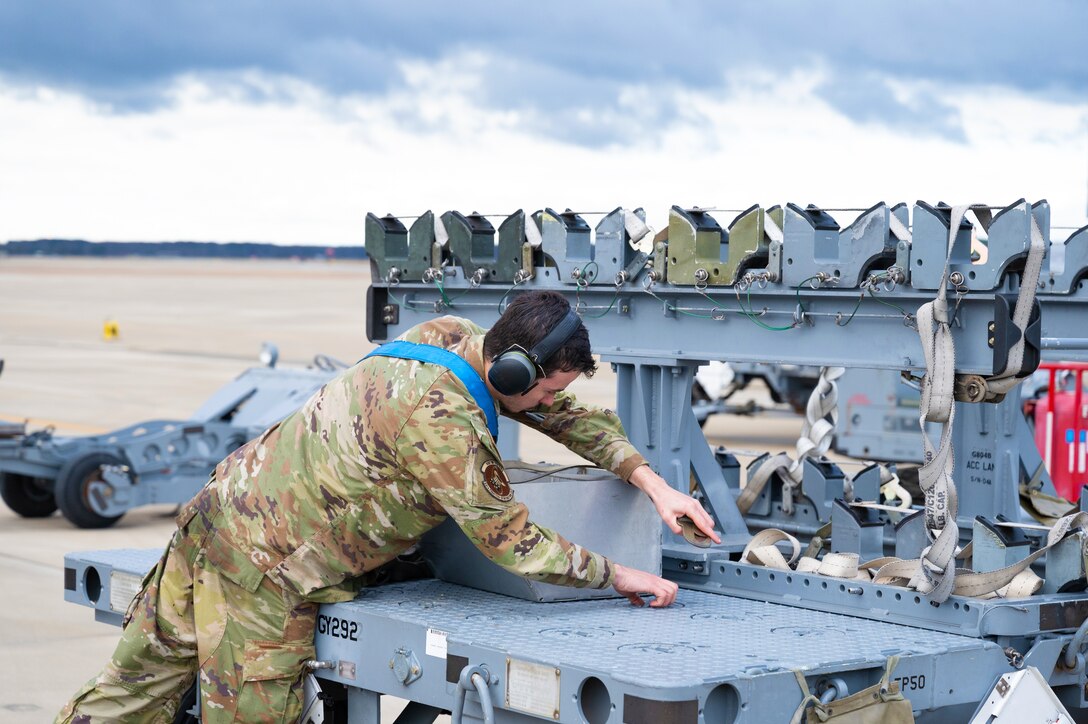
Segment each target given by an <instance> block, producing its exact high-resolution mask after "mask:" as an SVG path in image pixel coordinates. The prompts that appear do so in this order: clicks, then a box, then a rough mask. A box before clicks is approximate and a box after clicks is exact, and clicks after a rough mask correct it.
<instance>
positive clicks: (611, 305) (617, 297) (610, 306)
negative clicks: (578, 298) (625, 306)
mask: <svg viewBox="0 0 1088 724" xmlns="http://www.w3.org/2000/svg"><path fill="white" fill-rule="evenodd" d="M619 298H620V290H619V289H617V290H616V293H615V294H613V295H612V301H611V302H610V303H609V304H608V309H606V310H604V311H603V312H601V313H600V314H588V313H587V314H583V315H582V316H583V317H589V318H590V319H600V318H601V317H603V316H604V315H606V314H608V313H609V312H611V311H612V307H614V306H616V300H617V299H619ZM575 308H577V303H576V304H575Z"/></svg>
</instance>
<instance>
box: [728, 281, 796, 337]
mask: <svg viewBox="0 0 1088 724" xmlns="http://www.w3.org/2000/svg"><path fill="white" fill-rule="evenodd" d="M737 304H739V305H740V312H741V314H743V315H744V316H745V317H748V319H750V320H752V321H753V322H754V323H756V324H758V325H759V326H760V327H763V328H764V329H766V330H768V331H771V332H785V331H787V330H790V329H793V328H794V327H796V326H797V325H796V324H791V325H789V326H787V327H776V326H774V325H771V324H765V323H764V322H761V321H759V320H758V319H756V314H755V313H754V312H752V311H751V309H752V287H751V286H749V287H748V309H747V310H745V309H744V303H743V302H741V301H740V292H739V291H738V292H737Z"/></svg>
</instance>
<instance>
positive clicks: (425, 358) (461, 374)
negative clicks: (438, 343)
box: [363, 340, 499, 440]
mask: <svg viewBox="0 0 1088 724" xmlns="http://www.w3.org/2000/svg"><path fill="white" fill-rule="evenodd" d="M370 357H396V358H398V359H411V360H416V361H417V362H428V363H430V364H436V365H441V366H443V367H445V368H446V369H448V370H449V371H450V372H452V373H453V374H454V376H455V377H457V379H459V380H461V383H462V384H463V385H464V386H465V387H467V388H468V392H469V394H470V395H472V399H474V400H476V405H477V406H478V407H479V408H480V409H481V410H483V412H484V417H485V418H487V429H488V431H489V432H490V433H491V437H493V438H494V439H495V440H498V439H499V417H498V415H497V414H496V412H495V400H494V399H492V397H491V393H490V392H488V391H487V385H485V384H484V381H483V379H481V378H480V374H479V373H478V372H477V371H476V370H474V369H472V365H470V364H469V363H468V362H466V361H465V360H464V358H463V357H461V356H460V355H458V354H456V353H454V352H450V351H449V350H448V349H442V348H441V347H435V346H434V345H432V344H417V343H416V342H405V341H404V340H397V341H395V342H386V343H385V344H383V345H382V346H381V347H378V348H377V349H376V350H374V351H373V352H371V353H370V354H368V355H367V356H366V357H363V359H368V358H370Z"/></svg>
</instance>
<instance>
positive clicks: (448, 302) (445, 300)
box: [434, 279, 471, 309]
mask: <svg viewBox="0 0 1088 724" xmlns="http://www.w3.org/2000/svg"><path fill="white" fill-rule="evenodd" d="M434 285H435V286H436V287H438V292H439V293H440V294H441V295H442V303H443V304H445V305H446V306H447V307H449V308H450V309H453V303H454V302H455V301H456V300H458V299H460V298H461V297H463V296H465V295H466V294H468V293H469V292H470V291H471V290H470V289H466V290H465V291H463V292H461V293H460V294H458V295H457V296H456V297H453V298H452V299H451V298H450V297H449V296H447V294H446V288H445V287H444V286H443V285H442V280H441V279H435V280H434Z"/></svg>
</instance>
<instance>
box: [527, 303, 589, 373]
mask: <svg viewBox="0 0 1088 724" xmlns="http://www.w3.org/2000/svg"><path fill="white" fill-rule="evenodd" d="M581 324H582V319H581V317H579V316H578V315H577V314H575V313H574V310H573V309H567V314H566V316H564V317H563V319H561V320H559V324H557V325H555V327H553V328H552V331H550V332H548V334H547V335H545V337H544V339H542V340H540V341H539V342H537V343H536V344H535V345H533V348H532V349H531V350H529V359H531V360H532V361H533V364H536V365H539V366H540V367H541V368H543V367H544V363H545V362H547V361H548V359H550V358H551V356H552V355H553V354H555V353H556V351H557V350H558V349H559V348H560V347H562V346H563V343H564V342H566V341H567V340H568V339H570V337H571V335H573V334H574V333H575V332H576V331H578V327H579V326H580V325H581Z"/></svg>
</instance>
